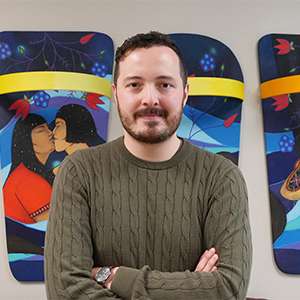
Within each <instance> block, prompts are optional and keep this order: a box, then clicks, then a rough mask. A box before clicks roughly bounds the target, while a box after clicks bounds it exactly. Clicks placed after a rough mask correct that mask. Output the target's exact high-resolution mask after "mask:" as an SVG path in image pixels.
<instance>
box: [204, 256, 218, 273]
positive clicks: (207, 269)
mask: <svg viewBox="0 0 300 300" xmlns="http://www.w3.org/2000/svg"><path fill="white" fill-rule="evenodd" d="M218 258H219V257H218V255H217V254H214V255H213V257H212V258H211V259H210V260H209V261H208V262H207V264H206V266H205V267H204V268H203V270H202V272H211V270H212V268H213V267H215V266H216V263H217V261H218Z"/></svg>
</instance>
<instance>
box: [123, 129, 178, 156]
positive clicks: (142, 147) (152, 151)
mask: <svg viewBox="0 0 300 300" xmlns="http://www.w3.org/2000/svg"><path fill="white" fill-rule="evenodd" d="M124 144H125V147H126V148H127V150H128V151H129V152H130V153H131V154H133V155H134V156H136V157H137V158H139V159H142V160H146V161H152V162H160V161H166V160H169V159H170V158H172V157H173V155H174V154H175V153H176V152H177V150H178V149H179V147H180V145H181V140H180V139H179V138H178V137H177V136H176V134H174V135H172V136H171V137H170V138H169V139H167V140H166V141H163V142H161V143H157V144H147V143H143V142H140V141H138V140H136V139H134V138H133V137H132V136H130V135H129V134H128V133H127V132H124Z"/></svg>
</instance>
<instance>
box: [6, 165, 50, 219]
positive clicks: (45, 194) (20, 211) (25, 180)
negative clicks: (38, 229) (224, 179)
mask: <svg viewBox="0 0 300 300" xmlns="http://www.w3.org/2000/svg"><path fill="white" fill-rule="evenodd" d="M51 191H52V187H51V185H50V184H49V183H48V181H46V180H45V179H44V178H43V177H41V176H40V175H39V174H36V173H34V172H33V171H31V170H29V169H28V168H26V167H25V166H24V164H23V163H21V164H20V165H19V166H18V167H17V168H16V169H15V170H14V171H13V172H12V173H11V174H10V175H9V177H8V179H7V180H6V182H5V185H4V187H3V198H4V209H5V215H6V216H7V217H9V218H11V219H13V220H16V221H18V222H22V223H27V224H31V223H35V222H36V221H35V220H34V217H35V216H38V215H39V214H41V213H43V212H44V211H47V210H48V209H49V206H50V197H51Z"/></svg>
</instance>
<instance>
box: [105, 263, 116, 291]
mask: <svg viewBox="0 0 300 300" xmlns="http://www.w3.org/2000/svg"><path fill="white" fill-rule="evenodd" d="M118 269H119V267H115V268H112V269H111V274H110V276H109V277H108V278H107V279H106V281H105V283H104V286H105V287H106V288H107V289H110V288H111V284H112V282H113V279H114V277H115V275H116V273H117V271H118Z"/></svg>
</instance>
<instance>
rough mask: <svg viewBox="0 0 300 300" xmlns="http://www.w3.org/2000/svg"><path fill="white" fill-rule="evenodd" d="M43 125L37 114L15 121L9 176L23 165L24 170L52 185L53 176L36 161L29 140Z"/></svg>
mask: <svg viewBox="0 0 300 300" xmlns="http://www.w3.org/2000/svg"><path fill="white" fill-rule="evenodd" d="M45 123H46V121H45V119H44V118H43V117H41V116H40V115H37V114H29V115H28V116H27V117H26V118H25V119H24V120H23V119H19V120H18V121H17V123H16V126H15V128H14V132H13V137H12V164H11V168H10V173H9V175H10V174H11V173H12V172H13V171H14V169H16V168H17V167H18V166H19V165H20V163H23V164H24V165H25V167H26V168H28V169H29V170H31V171H33V172H34V173H37V174H39V175H40V176H42V177H43V178H44V179H46V180H47V181H48V182H49V183H50V184H51V185H52V183H53V180H54V174H53V173H52V172H51V171H48V170H47V169H46V168H45V166H44V165H43V164H42V163H40V161H39V160H38V159H37V157H36V155H35V153H34V150H33V144H32V138H31V132H32V130H33V129H34V128H35V127H37V126H39V125H41V124H45Z"/></svg>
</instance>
